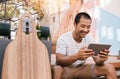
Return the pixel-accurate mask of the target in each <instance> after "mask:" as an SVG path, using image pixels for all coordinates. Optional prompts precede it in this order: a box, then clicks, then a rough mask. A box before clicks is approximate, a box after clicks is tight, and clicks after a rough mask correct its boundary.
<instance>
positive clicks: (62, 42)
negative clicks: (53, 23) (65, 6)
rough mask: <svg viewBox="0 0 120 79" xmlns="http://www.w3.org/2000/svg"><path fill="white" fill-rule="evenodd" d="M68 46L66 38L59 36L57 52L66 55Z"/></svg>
mask: <svg viewBox="0 0 120 79" xmlns="http://www.w3.org/2000/svg"><path fill="white" fill-rule="evenodd" d="M66 47H67V46H66V43H65V40H64V39H62V38H59V39H58V40H57V45H56V53H60V54H63V55H66Z"/></svg>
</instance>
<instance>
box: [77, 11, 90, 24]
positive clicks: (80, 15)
mask: <svg viewBox="0 0 120 79" xmlns="http://www.w3.org/2000/svg"><path fill="white" fill-rule="evenodd" d="M81 17H84V18H85V19H90V20H91V17H90V15H89V14H88V13H85V12H80V13H78V14H77V15H76V16H75V23H76V24H78V23H79V22H80V18H81ZM91 21H92V20H91Z"/></svg>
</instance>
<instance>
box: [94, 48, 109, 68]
mask: <svg viewBox="0 0 120 79" xmlns="http://www.w3.org/2000/svg"><path fill="white" fill-rule="evenodd" d="M108 54H109V50H106V49H105V50H103V51H100V52H99V54H98V56H93V58H94V60H95V62H96V64H97V65H99V66H101V65H103V64H104V62H105V61H106V60H107V59H108Z"/></svg>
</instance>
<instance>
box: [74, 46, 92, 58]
mask: <svg viewBox="0 0 120 79" xmlns="http://www.w3.org/2000/svg"><path fill="white" fill-rule="evenodd" d="M92 55H94V52H93V50H92V49H87V47H82V48H81V49H80V50H79V51H78V53H76V56H77V58H78V59H79V60H85V59H87V58H88V57H90V56H92Z"/></svg>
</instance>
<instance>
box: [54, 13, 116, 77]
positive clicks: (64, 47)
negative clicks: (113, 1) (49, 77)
mask: <svg viewBox="0 0 120 79" xmlns="http://www.w3.org/2000/svg"><path fill="white" fill-rule="evenodd" d="M91 23H92V20H91V17H90V16H89V15H88V14H87V13H85V12H81V13H78V14H77V15H76V17H75V20H74V30H73V31H71V32H67V33H65V34H63V35H62V36H60V37H59V38H58V40H57V46H56V56H57V65H56V66H54V67H53V73H54V75H53V78H54V79H97V78H98V77H99V76H102V75H103V76H105V77H106V79H117V77H116V72H115V69H114V67H113V66H112V65H111V64H107V63H104V62H105V61H106V60H107V59H108V53H109V50H106V49H104V50H103V51H100V52H99V54H98V56H94V51H93V50H91V49H88V48H87V46H88V45H89V44H90V43H95V41H94V39H93V38H92V37H90V36H89V35H88V33H89V32H90V28H91ZM88 57H93V59H94V61H95V64H84V63H85V60H86V59H87V58H88Z"/></svg>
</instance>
